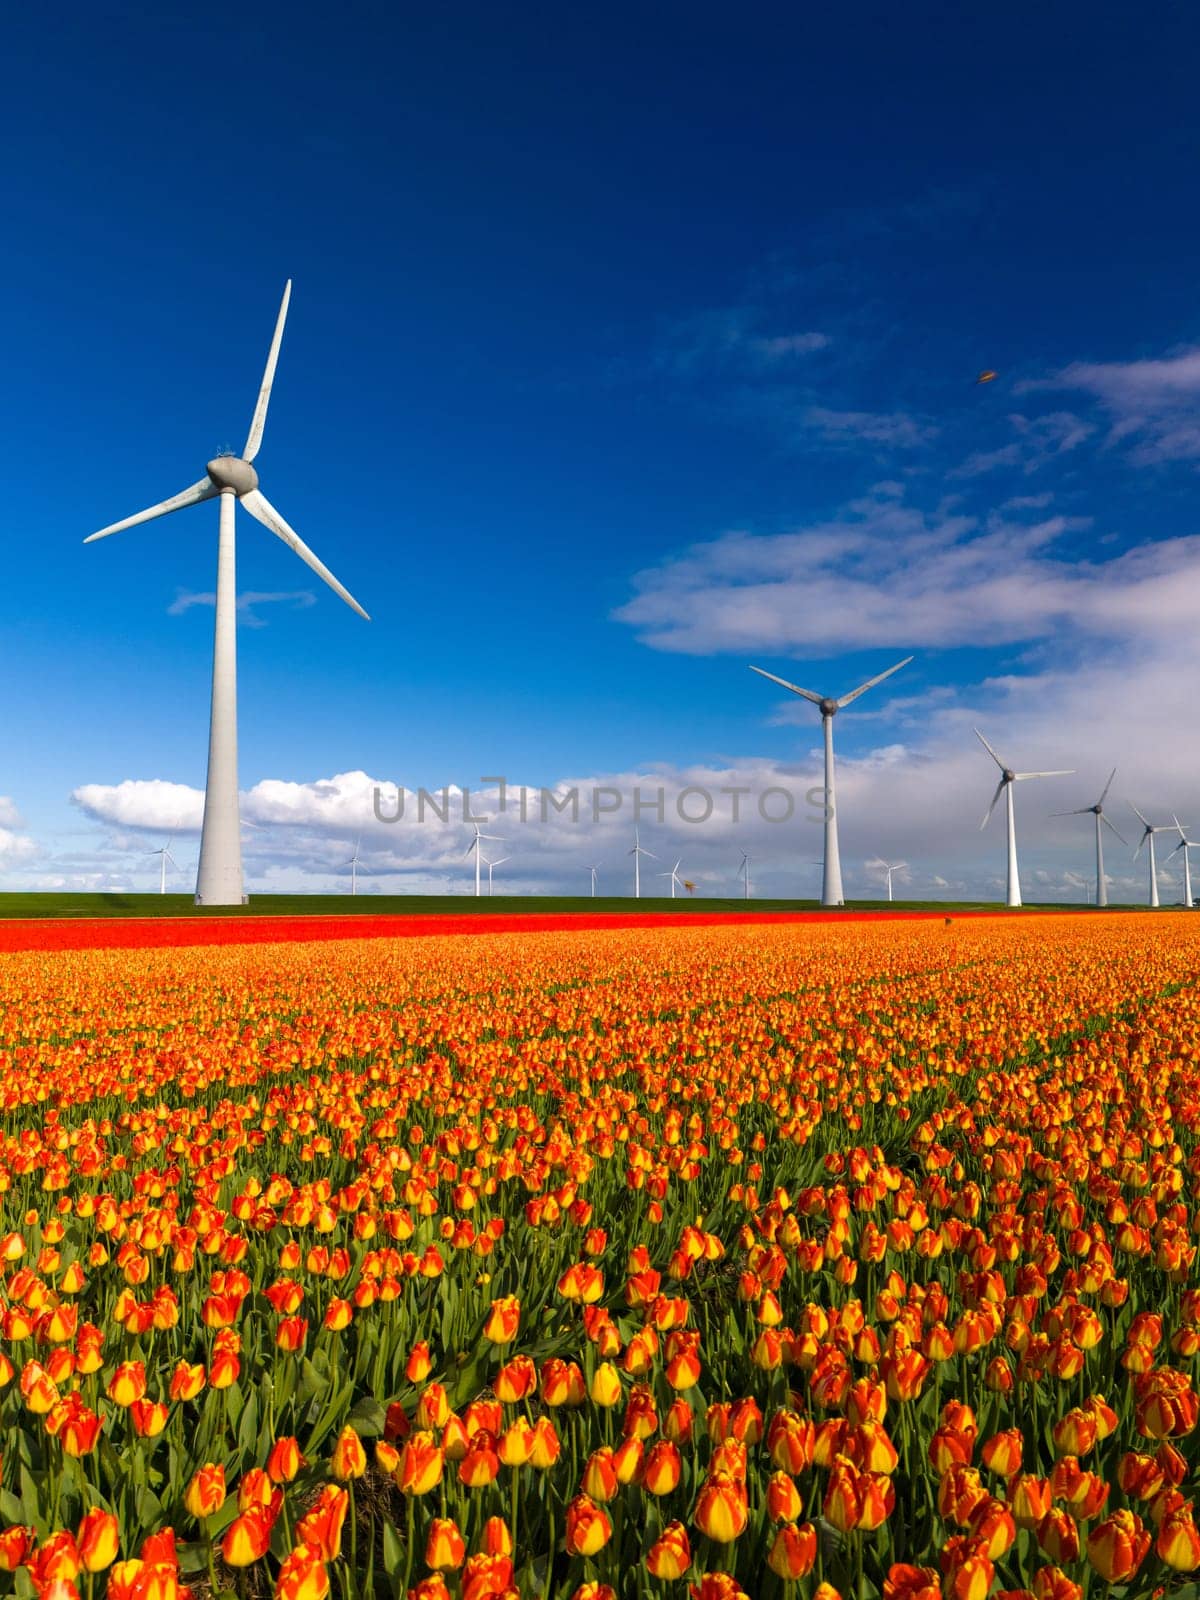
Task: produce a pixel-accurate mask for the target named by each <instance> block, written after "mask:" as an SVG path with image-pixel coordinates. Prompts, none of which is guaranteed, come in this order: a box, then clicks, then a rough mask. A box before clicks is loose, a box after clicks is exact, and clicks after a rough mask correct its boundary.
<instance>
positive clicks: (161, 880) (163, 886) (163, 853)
mask: <svg viewBox="0 0 1200 1600" xmlns="http://www.w3.org/2000/svg"><path fill="white" fill-rule="evenodd" d="M174 837H175V836H174V834H172V835H171V838H172V839H173V838H174ZM150 854H151V855H152V856H157V857H158V868H159V870H158V892H159V894H166V892H167V862H168V861H169V862H170V863H171V865H172V866H173V867H174V868H175V871H176V872H178V871H179V863H178V861H176V859H175V857H174V856H173V855H172V854H171V839H168V840H167V842H166V844H164V845H160V846H159V847H158V849H157V850H151V851H150Z"/></svg>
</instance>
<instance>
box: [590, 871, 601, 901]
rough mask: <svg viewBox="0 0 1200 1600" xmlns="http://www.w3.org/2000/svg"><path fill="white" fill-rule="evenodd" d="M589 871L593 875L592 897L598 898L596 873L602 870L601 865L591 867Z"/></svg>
mask: <svg viewBox="0 0 1200 1600" xmlns="http://www.w3.org/2000/svg"><path fill="white" fill-rule="evenodd" d="M588 871H589V872H590V873H591V875H592V899H593V900H594V899H595V898H596V874H597V873H598V872H599V871H600V868H599V867H589V868H588Z"/></svg>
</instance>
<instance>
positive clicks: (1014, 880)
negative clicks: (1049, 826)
mask: <svg viewBox="0 0 1200 1600" xmlns="http://www.w3.org/2000/svg"><path fill="white" fill-rule="evenodd" d="M975 737H976V738H977V739H978V740H979V742H980V744H981V745H982V746H983V748H984V749H985V750H986V751H987V753H988V755H990V756H991V758H992V760H993V761H994V762H995V763H996V765H997V766H998V767H999V768H1000V782H999V783H998V784H997V785H996V792H995V794H994V795H993V796H992V803H991V805H990V806H989V807H988V808H987V815H986V816H985V817H984V819H983V821H982V822H981V823H980V824H979V828H980V832H982V831H983V829H984V828H986V827H987V825H988V823H989V822H990V821H991V820H992V812H993V811H994V810H995V809H996V801H997V800H999V798H1000V796H1001V795H1002V794H1003V795H1004V796H1005V797H1006V799H1007V802H1008V898H1007V904H1008V905H1010V906H1019V905H1020V904H1021V879H1020V876H1019V874H1018V872H1017V833H1016V827H1015V825H1014V823H1013V791H1012V786H1013V784H1014V783H1023V782H1024V780H1025V779H1026V778H1069V777H1070V776H1071V774H1072V772H1074V770H1075V769H1074V767H1068V768H1066V769H1065V770H1063V771H1058V770H1056V771H1054V772H1014V771H1013V770H1012V768H1011V767H1006V766H1005V765H1004V763H1003V761H1001V759H1000V757H999V756H998V755H997V754H996V752H995V751H994V750H993V749H992V747H991V745H990V744H989V743H988V742H987V740H986V739H985V738H984V737H983V735H982V734H981V733H980V731H979V729H978V728H976V729H975Z"/></svg>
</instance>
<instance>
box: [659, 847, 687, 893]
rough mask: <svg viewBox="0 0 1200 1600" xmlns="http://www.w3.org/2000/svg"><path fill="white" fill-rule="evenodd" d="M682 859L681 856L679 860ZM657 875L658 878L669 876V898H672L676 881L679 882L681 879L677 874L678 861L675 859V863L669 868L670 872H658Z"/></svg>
mask: <svg viewBox="0 0 1200 1600" xmlns="http://www.w3.org/2000/svg"><path fill="white" fill-rule="evenodd" d="M682 859H683V858H682V856H681V857H680V860H682ZM658 876H659V877H660V878H670V880H671V899H672V900H674V898H675V885H676V884H677V883H679V882H681V879H680V876H679V862H678V861H677V862H676V863H675V865H674V866H673V867H672V868H671V870H670V872H660V873H659V874H658Z"/></svg>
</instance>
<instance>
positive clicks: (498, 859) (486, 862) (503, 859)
mask: <svg viewBox="0 0 1200 1600" xmlns="http://www.w3.org/2000/svg"><path fill="white" fill-rule="evenodd" d="M511 860H512V857H511V856H497V857H496V859H495V861H489V860H488V858H487V856H484V858H483V864H484V866H485V867H486V868H487V869H488V894H491V893H492V868H493V867H501V866H503V865H504V863H505V862H506V861H511Z"/></svg>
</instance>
